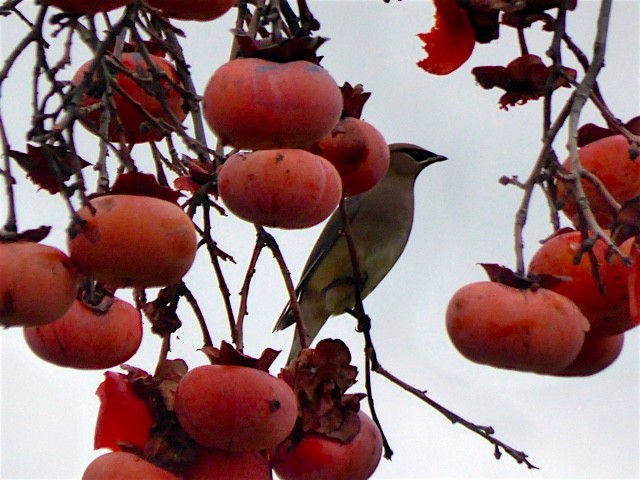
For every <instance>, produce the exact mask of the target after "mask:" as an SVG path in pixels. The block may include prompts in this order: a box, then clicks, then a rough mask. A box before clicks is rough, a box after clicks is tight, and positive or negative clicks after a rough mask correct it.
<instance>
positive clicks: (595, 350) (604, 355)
mask: <svg viewBox="0 0 640 480" xmlns="http://www.w3.org/2000/svg"><path fill="white" fill-rule="evenodd" d="M623 345H624V333H619V334H617V335H610V336H607V337H593V336H591V335H587V336H586V337H585V339H584V344H583V345H582V349H581V350H580V353H579V354H578V356H577V357H576V359H575V360H574V361H573V362H571V364H570V365H569V366H568V367H566V368H564V369H562V370H561V371H560V372H558V373H556V374H555V375H559V376H562V377H586V376H589V375H594V374H596V373H598V372H601V371H602V370H604V369H605V368H607V367H608V366H609V365H611V364H612V363H613V362H615V361H616V359H617V358H618V357H619V356H620V352H621V351H622V346H623Z"/></svg>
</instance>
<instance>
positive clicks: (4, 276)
mask: <svg viewBox="0 0 640 480" xmlns="http://www.w3.org/2000/svg"><path fill="white" fill-rule="evenodd" d="M77 292H78V276H77V275H76V273H75V269H74V268H73V267H72V265H71V261H70V260H69V258H68V257H67V256H66V255H65V254H64V253H63V252H61V251H60V250H58V249H57V248H55V247H50V246H48V245H41V244H39V243H34V242H12V243H0V326H2V327H14V326H22V327H31V326H38V325H45V324H47V323H51V322H53V321H54V320H57V319H58V318H60V317H61V316H62V315H64V314H65V312H66V311H67V310H69V307H71V304H72V303H73V301H74V300H75V298H76V294H77Z"/></svg>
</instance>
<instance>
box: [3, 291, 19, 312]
mask: <svg viewBox="0 0 640 480" xmlns="http://www.w3.org/2000/svg"><path fill="white" fill-rule="evenodd" d="M14 313H15V298H14V296H13V293H12V292H10V291H6V292H3V293H2V310H0V315H2V316H5V315H13V314H14Z"/></svg>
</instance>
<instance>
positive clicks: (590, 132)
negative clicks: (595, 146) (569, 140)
mask: <svg viewBox="0 0 640 480" xmlns="http://www.w3.org/2000/svg"><path fill="white" fill-rule="evenodd" d="M622 126H623V127H624V128H625V129H626V130H628V131H629V132H631V133H633V134H634V135H640V116H638V117H634V118H632V119H631V120H629V121H628V122H627V123H625V124H624V125H622ZM620 133H621V132H620V130H619V129H617V128H615V127H614V126H611V127H600V126H598V125H596V124H594V123H587V124H585V125H583V126H582V127H580V128H579V129H578V146H579V147H584V146H585V145H588V144H590V143H591V142H595V141H596V140H600V139H603V138H606V137H612V136H614V135H620Z"/></svg>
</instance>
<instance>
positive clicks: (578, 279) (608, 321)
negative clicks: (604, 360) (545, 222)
mask: <svg viewBox="0 0 640 480" xmlns="http://www.w3.org/2000/svg"><path fill="white" fill-rule="evenodd" d="M632 244H633V240H631V239H630V240H628V241H626V242H625V243H624V244H622V245H621V246H620V251H621V252H622V253H623V255H627V256H629V255H630V254H631V246H632ZM581 245H582V235H581V233H580V232H577V231H575V232H574V231H572V232H566V233H562V234H560V235H556V236H554V237H551V238H549V239H548V240H547V241H545V243H543V244H542V246H541V247H540V248H539V249H538V251H537V252H536V253H535V254H534V255H533V257H532V258H531V261H530V262H529V271H530V272H533V273H538V274H552V275H556V276H560V277H566V278H567V281H563V282H559V283H556V284H554V285H551V286H549V287H548V288H549V290H553V291H554V292H556V293H559V294H561V295H564V296H565V297H567V298H569V299H570V300H572V301H573V302H574V303H575V304H576V305H577V306H578V308H580V311H581V312H582V313H583V314H584V316H585V317H587V320H589V323H590V324H591V328H590V330H589V335H593V336H601V335H615V334H618V333H622V332H624V331H626V330H629V329H630V328H632V327H634V326H635V325H634V323H633V322H632V320H631V314H630V311H629V275H630V274H631V272H632V270H633V269H634V268H636V267H635V266H633V265H624V264H623V263H622V261H621V260H620V258H619V257H618V256H617V255H613V256H612V258H611V263H609V262H607V260H606V254H607V245H606V244H605V243H604V241H602V240H598V241H597V242H596V243H595V244H594V245H593V249H592V251H593V253H594V255H595V258H596V260H597V262H598V270H599V273H600V278H601V279H602V283H603V285H604V287H605V294H604V295H603V294H602V292H600V290H599V288H598V283H597V281H596V279H595V278H594V277H593V272H592V266H591V260H590V257H589V255H588V254H587V253H584V254H583V255H582V257H581V258H580V263H578V264H577V265H575V264H574V258H575V256H576V254H578V252H580V249H581Z"/></svg>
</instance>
